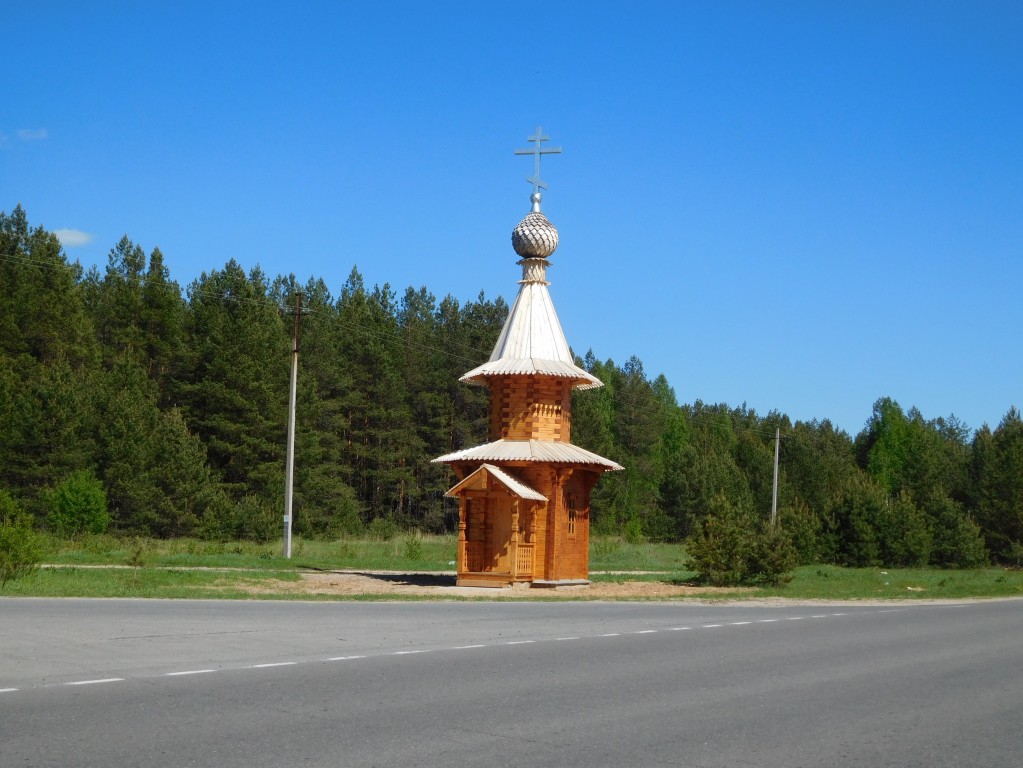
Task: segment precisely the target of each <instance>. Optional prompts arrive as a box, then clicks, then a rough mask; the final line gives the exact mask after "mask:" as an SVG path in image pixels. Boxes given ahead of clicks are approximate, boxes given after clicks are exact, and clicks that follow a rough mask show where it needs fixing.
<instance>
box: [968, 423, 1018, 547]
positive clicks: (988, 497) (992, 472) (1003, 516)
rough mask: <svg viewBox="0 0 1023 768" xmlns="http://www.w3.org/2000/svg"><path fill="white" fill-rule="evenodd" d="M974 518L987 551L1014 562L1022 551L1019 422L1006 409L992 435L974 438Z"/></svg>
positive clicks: (981, 433) (981, 434) (983, 432)
mask: <svg viewBox="0 0 1023 768" xmlns="http://www.w3.org/2000/svg"><path fill="white" fill-rule="evenodd" d="M974 474H975V482H976V485H977V499H978V505H977V517H978V522H979V523H980V526H981V530H982V531H983V533H984V538H985V540H986V541H987V545H988V549H989V550H990V551H991V553H992V554H993V555H994V556H995V557H996V558H998V559H1000V560H1003V561H1014V560H1015V559H1017V557H1018V553H1019V552H1020V551H1021V549H1023V420H1021V419H1020V413H1019V411H1018V410H1016V408H1010V409H1009V412H1008V413H1006V414H1005V416H1004V418H1003V419H1002V421H1001V423H1000V424H999V425H998V428H997V429H995V431H994V432H993V433H992V432H990V431H989V430H987V428H986V427H985V428H984V429H982V430H979V431H978V433H977V435H976V437H975V439H974Z"/></svg>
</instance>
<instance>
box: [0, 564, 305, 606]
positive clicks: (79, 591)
mask: <svg viewBox="0 0 1023 768" xmlns="http://www.w3.org/2000/svg"><path fill="white" fill-rule="evenodd" d="M300 578H301V577H300V576H299V575H298V574H297V573H295V572H293V571H285V572H281V571H239V572H232V573H222V572H218V571H194V570H176V569H162V568H103V567H89V568H78V567H69V568H41V569H39V570H37V571H35V572H34V573H32V574H31V575H30V576H27V577H25V578H22V579H18V580H17V581H10V582H8V583H7V584H6V585H5V586H4V588H3V590H2V591H0V594H3V595H4V596H7V597H162V598H226V599H242V598H251V597H253V595H252V592H251V590H249V589H246V588H245V587H246V586H250V585H253V584H257V585H258V583H259V582H270V581H272V580H278V581H296V582H297V581H299V579H300Z"/></svg>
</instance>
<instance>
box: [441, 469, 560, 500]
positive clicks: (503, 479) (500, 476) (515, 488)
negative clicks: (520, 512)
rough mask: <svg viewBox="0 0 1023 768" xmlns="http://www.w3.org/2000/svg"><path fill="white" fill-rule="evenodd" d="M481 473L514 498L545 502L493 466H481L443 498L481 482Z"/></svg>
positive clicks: (539, 495)
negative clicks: (501, 486)
mask: <svg viewBox="0 0 1023 768" xmlns="http://www.w3.org/2000/svg"><path fill="white" fill-rule="evenodd" d="M483 472H486V473H487V474H489V475H490V476H491V477H493V478H494V479H495V480H497V481H498V482H499V483H500V484H501V485H503V486H504V487H505V488H507V489H508V491H509V492H510V493H512V494H513V495H515V496H518V497H519V498H520V499H529V500H531V501H547V497H546V496H544V495H543V494H542V493H540V492H539V491H535V490H533V489H532V488H530V487H529V486H528V485H526V484H525V483H523V482H522V481H521V480H518V479H516V478H514V477H512V476H511V475H509V474H508V473H507V472H505V471H504V470H503V469H501V468H499V467H495V466H494V465H493V464H484V465H482V466H481V467H480V468H479V469H477V470H476V471H475V472H473V473H472V474H470V475H469V476H468V477H466V478H465V479H464V480H462V482H460V483H458V484H457V485H455V486H454V487H452V488H451V489H449V490H448V491H447V492H446V493H445V494H444V495H445V496H455V495H457V494H458V491H460V490H461V489H462V488H464V487H465V486H467V485H473V484H474V483H475V482H477V481H478V480H481V479H482V477H477V476H478V475H481V473H483Z"/></svg>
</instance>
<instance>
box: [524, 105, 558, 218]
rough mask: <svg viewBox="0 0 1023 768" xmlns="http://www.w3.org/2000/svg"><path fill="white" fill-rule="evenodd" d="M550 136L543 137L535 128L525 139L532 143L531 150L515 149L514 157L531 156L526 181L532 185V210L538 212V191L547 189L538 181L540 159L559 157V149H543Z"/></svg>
mask: <svg viewBox="0 0 1023 768" xmlns="http://www.w3.org/2000/svg"><path fill="white" fill-rule="evenodd" d="M550 140H551V137H550V136H544V135H543V128H541V127H540V126H539V125H538V126H537V127H536V133H535V134H533V135H532V136H530V137H529V138H527V139H526V141H531V142H533V148H532V149H516V150H515V154H516V155H532V156H533V159H534V164H533V175H532V176H527V177H526V181H528V182H529V183H530V184H532V185H533V194H532V195H530V197H529V199H530V200H531V201H532V202H533V210H534V211H539V210H540V190H541V189H547V185H546V184H545V183H544V182H543V181H541V180H540V158H541V157H542V156H543V155H560V154H561V147H545V146H543V142H545V141H550Z"/></svg>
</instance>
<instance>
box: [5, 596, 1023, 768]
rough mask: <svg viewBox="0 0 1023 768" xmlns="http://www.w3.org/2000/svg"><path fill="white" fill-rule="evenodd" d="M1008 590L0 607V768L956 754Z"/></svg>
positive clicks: (989, 758) (1021, 621)
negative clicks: (928, 596)
mask: <svg viewBox="0 0 1023 768" xmlns="http://www.w3.org/2000/svg"><path fill="white" fill-rule="evenodd" d="M1021 713H1023V602H1021V601H1012V600H1006V601H992V602H984V603H970V604H962V605H933V604H912V605H891V606H858V605H843V604H836V605H827V606H824V605H812V606H784V607H762V606H745V605H730V606H712V605H692V604H683V603H674V604H667V603H645V604H644V603H632V604H622V603H569V604H566V603H557V604H554V603H354V602H346V603H291V602H270V601H268V602H233V601H159V600H35V599H6V600H0V765H2V766H3V768H22V767H23V766H60V768H71V767H72V766H78V767H80V768H90V767H92V766H95V767H96V768H100V767H102V768H117V767H119V766H147V767H148V768H159V767H160V766H193V765H194V766H218V767H219V766H224V767H231V766H239V767H241V766H245V768H258V767H260V766H268V767H269V766H274V767H275V768H280V767H281V766H323V767H324V768H326V767H327V766H330V768H344V767H345V766H378V767H380V768H384V767H389V766H395V767H397V766H402V767H403V768H404V767H406V766H456V767H457V766H484V765H487V766H490V765H509V766H559V767H566V768H570V767H572V766H586V768H594V766H663V765H671V766H758V767H762V766H779V767H780V766H786V768H790V767H792V766H829V767H833V766H858V767H859V766H872V767H874V768H876V767H879V766H921V767H923V766H926V768H935V766H956V767H957V768H959V767H960V766H971V767H972V768H983V767H984V766H992V768H994V767H995V766H997V767H998V768H1006V766H1012V765H1018V764H1019V756H1020V755H1021V754H1023V729H1021V728H1020V725H1021V723H1023V714H1021Z"/></svg>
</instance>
